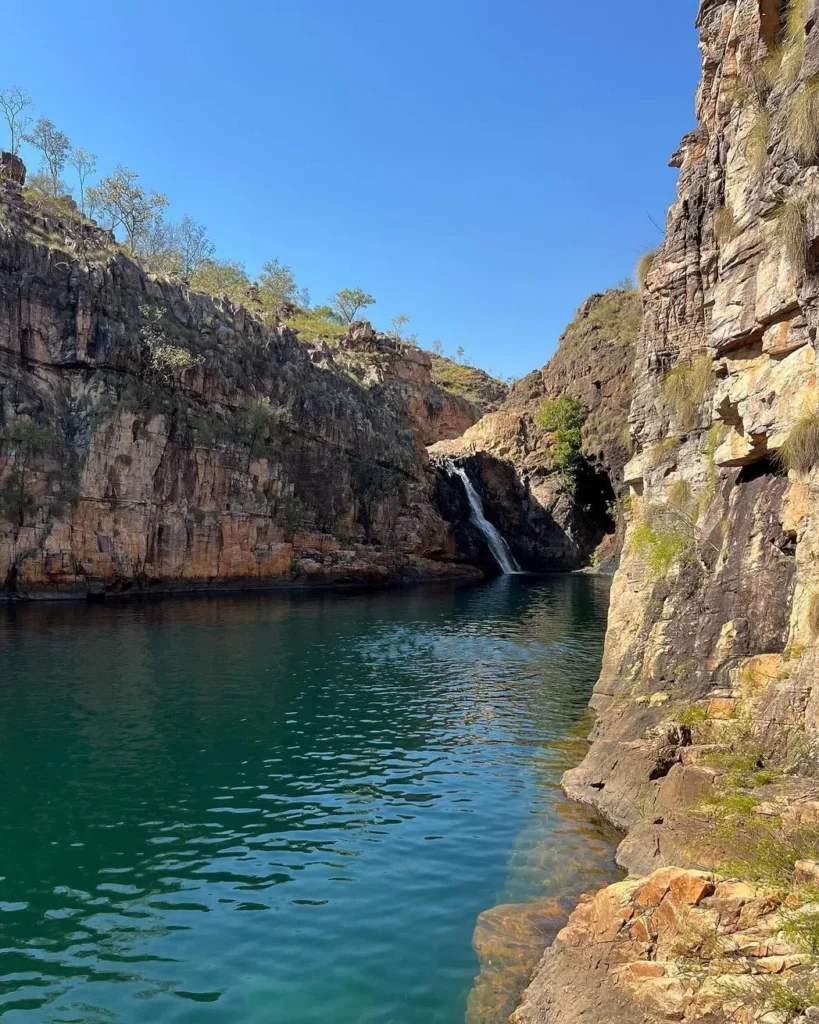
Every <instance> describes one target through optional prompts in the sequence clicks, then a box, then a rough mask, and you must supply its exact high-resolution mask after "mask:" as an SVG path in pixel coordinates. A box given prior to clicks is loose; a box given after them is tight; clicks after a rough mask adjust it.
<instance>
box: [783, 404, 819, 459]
mask: <svg viewBox="0 0 819 1024" xmlns="http://www.w3.org/2000/svg"><path fill="white" fill-rule="evenodd" d="M779 459H780V461H781V462H782V464H783V465H784V466H785V468H786V469H789V470H794V471H795V472H797V473H808V472H809V471H810V470H811V469H813V467H814V466H816V465H817V463H819V413H813V414H812V415H811V416H804V417H803V418H802V419H801V420H799V422H798V423H797V424H796V425H795V426H794V427H793V428H792V429H791V431H790V433H789V434H788V437H787V440H786V441H785V443H784V444H783V445H782V448H781V449H780V452H779Z"/></svg>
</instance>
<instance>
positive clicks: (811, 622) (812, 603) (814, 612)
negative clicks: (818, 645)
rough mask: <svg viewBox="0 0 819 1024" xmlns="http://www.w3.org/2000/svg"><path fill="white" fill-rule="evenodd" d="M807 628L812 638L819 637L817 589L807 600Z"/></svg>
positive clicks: (818, 591) (818, 594) (818, 598)
mask: <svg viewBox="0 0 819 1024" xmlns="http://www.w3.org/2000/svg"><path fill="white" fill-rule="evenodd" d="M808 629H809V630H810V634H811V638H812V639H813V640H817V639H819V590H815V591H814V592H813V593H812V594H811V595H810V598H809V600H808Z"/></svg>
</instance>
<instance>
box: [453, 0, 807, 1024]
mask: <svg viewBox="0 0 819 1024" xmlns="http://www.w3.org/2000/svg"><path fill="white" fill-rule="evenodd" d="M698 25H699V29H700V33H701V40H702V51H703V77H702V82H701V84H700V87H699V90H698V93H697V113H698V119H699V126H698V127H697V128H696V130H694V131H693V132H692V133H691V134H689V135H688V136H686V137H685V138H684V139H683V142H682V145H681V147H680V149H679V151H678V152H677V153H676V154H675V155H674V157H673V159H672V163H673V165H674V166H676V167H679V169H680V179H679V186H678V194H677V200H676V202H675V203H674V205H673V206H672V208H671V210H670V211H669V214H668V221H667V230H666V236H665V241H664V243H663V245H662V246H661V247H660V249H659V250H658V251H657V253H656V254H655V256H654V259H653V262H652V264H651V269H650V271H649V273H648V276H647V280H646V283H645V290H644V300H643V305H644V308H643V320H642V326H641V328H640V332H639V337H638V341H637V346H636V353H635V355H636V358H635V380H634V399H633V403H632V407H631V414H630V422H631V429H632V434H633V438H634V441H635V445H636V454H635V456H634V457H633V458H632V459H631V461H630V462H629V464H628V465H627V466H626V467H625V470H624V477H625V480H626V482H627V483H628V485H629V488H630V492H631V498H630V508H629V511H628V516H627V519H628V524H627V530H626V536H625V546H624V551H623V557H622V563H621V566H620V568H619V570H618V572H617V575H616V577H615V580H614V584H613V591H612V604H611V612H610V621H609V630H608V637H607V643H606V650H605V657H604V664H603V670H602V675H601V677H600V680H599V682H598V684H597V687H596V690H595V696H594V699H593V706H594V709H595V711H596V713H597V721H596V725H595V729H594V732H593V735H592V738H591V747H590V750H589V753H588V755H587V757H586V759H585V760H584V762H583V763H582V764H581V765H580V766H579V767H578V768H577V769H575V770H573V771H570V772H568V773H567V775H566V777H565V779H564V786H565V788H566V790H567V792H568V793H569V794H570V795H572V796H574V797H576V798H577V799H578V800H582V801H584V802H586V803H588V804H591V805H593V806H595V807H596V808H599V810H600V811H601V812H602V813H603V814H604V815H605V816H606V817H607V818H609V819H610V820H611V821H612V822H614V823H615V824H617V825H618V826H619V827H620V828H622V829H624V830H627V831H628V835H627V837H626V839H625V840H624V842H623V844H622V846H621V847H620V851H619V860H620V862H621V864H622V865H623V866H624V867H626V868H627V869H629V870H630V871H632V872H634V873H637V874H645V873H648V872H655V871H659V873H658V874H656V875H653V876H652V879H653V880H652V881H651V882H650V884H649V883H639V882H631V881H629V882H628V883H624V885H623V886H621V887H620V888H618V887H614V889H611V890H606V894H602V895H601V896H598V897H597V898H596V899H595V900H593V901H591V902H588V903H586V904H584V905H582V906H581V907H580V908H579V909H578V911H576V912H575V914H574V915H573V917H572V919H571V921H570V923H569V925H568V926H567V928H566V929H565V930H564V932H562V933H561V935H560V936H559V937H558V940H557V941H556V943H555V945H554V946H553V948H552V949H551V950H550V951H549V952H548V953H547V957H546V959H545V961H544V964H543V966H542V969H541V972H540V974H539V976H538V978H537V980H536V981H535V982H534V983H533V985H532V987H531V988H530V991H529V993H528V994H527V997H526V999H525V1001H524V1005H523V1007H522V1008H521V1009H520V1010H519V1011H518V1016H517V1017H516V1019H517V1020H518V1021H520V1022H539V1024H544V1022H549V1024H551V1022H555V1024H557V1022H560V1024H569V1022H571V1021H574V1020H581V1019H582V1020H583V1021H584V1022H587V1024H591V1022H600V1024H603V1022H607V1024H611V1022H613V1021H629V1022H630V1024H634V1022H648V1021H672V1020H674V1021H677V1020H685V1021H714V1022H716V1021H729V1020H730V1021H753V1020H765V1021H791V1020H803V1019H805V1020H806V1019H815V1011H814V1010H812V1009H810V1007H815V1004H816V1003H817V1002H819V987H817V986H816V984H815V978H816V969H817V966H816V959H815V956H814V955H813V954H815V953H816V949H811V948H809V945H810V944H809V943H807V942H806V940H805V937H804V933H805V921H806V920H807V917H806V915H809V914H811V913H813V912H814V911H815V905H813V904H812V903H811V901H812V900H815V898H816V897H815V881H816V877H817V875H816V874H815V873H814V872H815V863H814V860H815V858H816V857H818V856H819V831H817V826H816V822H817V813H816V811H817V804H816V802H815V801H816V795H817V793H819V777H818V776H819V772H818V771H817V749H819V747H817V743H819V718H818V717H817V711H819V643H818V642H817V637H819V575H817V568H819V473H818V472H817V469H816V466H817V465H819V428H817V424H818V423H819V419H817V402H818V401H819V389H817V379H816V331H817V327H819V262H817V257H819V205H817V195H819V192H817V189H816V182H817V167H816V163H817V155H819V106H817V105H816V104H817V100H816V96H817V92H816V89H817V78H816V75H817V72H818V71H819V24H817V9H816V5H815V3H814V0H810V2H805V0H791V3H789V4H784V3H783V4H779V3H778V2H776V0H703V2H702V3H701V5H700V10H699V15H698ZM473 429H474V428H473ZM766 851H767V852H766ZM771 851H775V853H771ZM772 858H774V859H775V860H776V867H774V866H773V864H772ZM670 866H677V867H679V868H685V869H691V870H688V871H687V872H686V871H680V872H679V873H678V874H675V873H673V872H672V873H670V874H669V873H668V871H665V873H663V872H664V870H665V869H667V868H669V867H670ZM698 868H699V869H709V870H712V871H713V870H716V871H718V872H721V873H722V874H723V875H724V874H729V875H733V881H730V882H729V881H722V880H720V875H719V874H717V875H716V876H712V875H710V874H708V875H707V876H703V875H701V874H700V875H698V874H697V873H696V871H695V870H694V869H698ZM812 906H813V910H811V907H812ZM794 920H795V921H796V924H794V923H793V922H794ZM789 922H790V923H789ZM800 922H801V923H800ZM811 1013H814V1016H811Z"/></svg>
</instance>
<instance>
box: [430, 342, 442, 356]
mask: <svg viewBox="0 0 819 1024" xmlns="http://www.w3.org/2000/svg"><path fill="white" fill-rule="evenodd" d="M432 351H433V352H434V353H435V355H436V356H442V355H443V354H444V343H443V342H442V341H441V339H440V338H436V339H435V340H434V341H433V343H432Z"/></svg>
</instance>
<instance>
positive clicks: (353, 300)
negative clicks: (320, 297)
mask: <svg viewBox="0 0 819 1024" xmlns="http://www.w3.org/2000/svg"><path fill="white" fill-rule="evenodd" d="M332 305H333V309H334V310H335V311H336V313H338V315H339V316H340V317H341V320H342V321H343V322H344V323H345V324H351V323H352V322H353V320H355V318H356V315H357V314H358V313H359V312H360V311H361V310H362V309H366V308H367V306H373V305H375V299H374V298H373V297H372V295H368V294H367V293H366V292H365V291H362V290H361V288H342V289H341V291H339V292H336V294H335V295H334V296H333V303H332Z"/></svg>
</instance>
